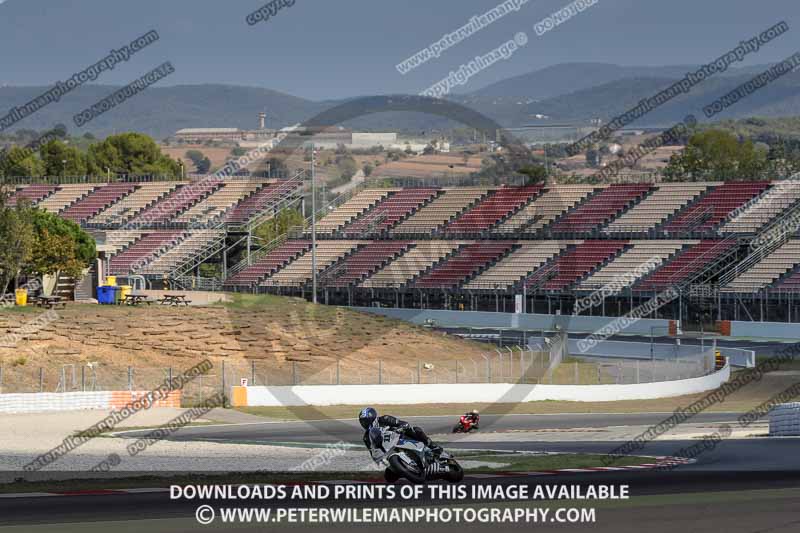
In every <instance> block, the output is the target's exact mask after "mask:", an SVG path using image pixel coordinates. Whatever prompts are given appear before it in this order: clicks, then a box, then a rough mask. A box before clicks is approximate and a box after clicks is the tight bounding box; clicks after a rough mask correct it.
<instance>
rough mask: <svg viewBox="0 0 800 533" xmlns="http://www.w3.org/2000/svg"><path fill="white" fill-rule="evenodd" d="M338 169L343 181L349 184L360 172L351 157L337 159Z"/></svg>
mask: <svg viewBox="0 0 800 533" xmlns="http://www.w3.org/2000/svg"><path fill="white" fill-rule="evenodd" d="M336 168H337V169H338V170H339V175H340V176H341V180H342V181H344V182H348V181H350V180H351V179H353V176H355V175H356V172H358V163H356V160H355V159H353V156H351V155H345V156H339V157H337V158H336Z"/></svg>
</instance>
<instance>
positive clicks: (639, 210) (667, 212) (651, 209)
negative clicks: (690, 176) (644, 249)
mask: <svg viewBox="0 0 800 533" xmlns="http://www.w3.org/2000/svg"><path fill="white" fill-rule="evenodd" d="M708 186H709V184H706V183H662V184H659V186H658V189H657V190H656V191H655V192H653V193H652V194H651V195H649V196H647V197H646V198H645V199H643V200H642V201H641V202H639V203H638V204H636V205H635V206H633V207H632V208H630V209H629V210H628V211H626V212H625V213H623V214H622V215H620V216H619V217H617V218H616V219H614V220H613V221H611V224H609V225H608V227H606V229H605V230H604V231H605V232H606V233H646V232H647V231H649V230H651V229H653V228H655V226H656V225H657V224H660V223H662V222H664V221H665V220H666V219H667V218H669V217H671V216H672V215H674V214H675V213H677V212H678V211H679V210H680V209H683V208H684V207H685V206H686V205H688V204H689V203H690V202H692V201H694V200H695V199H696V198H697V197H698V196H700V195H701V194H703V193H704V192H705V191H706V190H707V189H708Z"/></svg>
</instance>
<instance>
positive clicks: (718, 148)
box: [664, 129, 769, 181]
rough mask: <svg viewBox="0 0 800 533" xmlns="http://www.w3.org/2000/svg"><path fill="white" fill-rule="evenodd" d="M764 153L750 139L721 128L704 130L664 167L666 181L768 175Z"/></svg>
mask: <svg viewBox="0 0 800 533" xmlns="http://www.w3.org/2000/svg"><path fill="white" fill-rule="evenodd" d="M768 168H769V165H768V163H767V153H766V151H764V150H759V149H757V148H756V146H755V144H754V143H753V141H751V140H749V139H745V140H741V141H740V140H739V139H738V138H737V137H736V136H735V135H733V134H731V133H729V132H727V131H723V130H715V129H711V130H707V131H703V132H700V133H696V134H694V135H692V136H691V137H690V138H689V143H688V144H687V145H686V148H685V149H684V150H683V151H682V152H680V153H678V154H674V155H673V156H672V157H671V158H670V161H669V164H668V165H667V168H666V169H664V179H665V180H666V181H706V180H709V181H752V180H759V179H764V178H768V177H769V176H767V174H768Z"/></svg>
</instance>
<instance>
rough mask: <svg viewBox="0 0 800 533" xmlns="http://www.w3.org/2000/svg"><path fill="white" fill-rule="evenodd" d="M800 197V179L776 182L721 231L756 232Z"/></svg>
mask: <svg viewBox="0 0 800 533" xmlns="http://www.w3.org/2000/svg"><path fill="white" fill-rule="evenodd" d="M798 199H800V181H798V180H785V181H779V182H776V183H775V185H773V186H772V187H771V188H770V189H768V190H767V191H766V192H765V193H764V194H763V195H761V197H760V198H758V199H757V200H756V201H755V202H754V203H752V204H751V205H749V206H747V207H746V208H744V209H742V210H741V211H740V212H738V213H736V215H735V216H733V217H732V218H731V219H730V220H729V221H728V222H727V223H725V224H724V225H723V226H722V228H721V231H722V232H723V233H751V234H752V233H758V231H759V230H760V229H761V227H762V226H764V225H765V224H768V223H769V222H770V221H772V220H773V219H774V218H776V217H777V216H779V215H780V214H781V213H782V212H783V211H784V210H786V209H788V208H789V207H791V206H793V205H795V204H797V202H798Z"/></svg>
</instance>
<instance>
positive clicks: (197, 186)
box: [132, 178, 222, 225]
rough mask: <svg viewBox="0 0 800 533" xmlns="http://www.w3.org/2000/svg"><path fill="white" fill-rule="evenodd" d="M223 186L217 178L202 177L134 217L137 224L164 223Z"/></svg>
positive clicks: (179, 188)
mask: <svg viewBox="0 0 800 533" xmlns="http://www.w3.org/2000/svg"><path fill="white" fill-rule="evenodd" d="M221 186H222V181H221V180H219V179H217V178H208V179H202V180H199V181H195V182H192V183H189V184H187V185H183V186H181V187H178V188H177V189H175V190H174V191H172V192H171V193H169V194H168V195H167V196H165V197H163V198H161V199H160V200H159V201H158V202H156V203H155V204H153V205H151V206H149V207H147V208H145V209H143V210H142V211H141V212H140V213H139V214H138V215H137V216H136V217H135V218H134V219H133V221H132V222H133V223H135V224H143V225H150V224H164V223H166V222H170V221H171V220H172V219H173V218H175V217H176V216H177V215H178V214H180V213H182V212H183V211H185V210H186V209H188V208H190V207H191V206H193V205H194V204H196V203H197V202H199V201H200V200H202V199H203V198H205V197H206V196H208V195H209V194H211V193H212V192H214V191H215V190H217V189H219V188H220V187H221Z"/></svg>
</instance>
